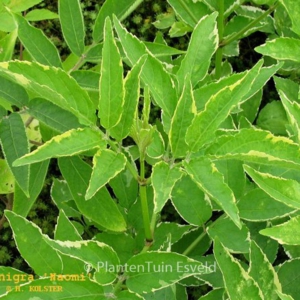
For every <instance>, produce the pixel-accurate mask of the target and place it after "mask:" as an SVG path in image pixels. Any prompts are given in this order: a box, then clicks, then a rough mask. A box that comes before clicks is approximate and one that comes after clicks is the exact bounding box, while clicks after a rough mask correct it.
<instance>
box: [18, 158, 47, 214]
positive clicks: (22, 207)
mask: <svg viewBox="0 0 300 300" xmlns="http://www.w3.org/2000/svg"><path fill="white" fill-rule="evenodd" d="M48 166H49V160H45V161H43V162H41V163H37V164H32V165H30V176H29V195H30V196H29V197H27V196H26V195H25V193H24V192H23V191H22V189H21V188H20V187H19V185H18V184H17V185H16V187H15V193H14V205H13V211H14V212H15V213H16V214H18V215H20V216H22V217H26V216H27V214H28V213H29V211H30V209H31V208H32V206H33V204H34V202H35V201H36V199H37V197H38V196H39V194H40V192H41V191H42V189H43V187H44V184H45V178H46V175H47V170H48Z"/></svg>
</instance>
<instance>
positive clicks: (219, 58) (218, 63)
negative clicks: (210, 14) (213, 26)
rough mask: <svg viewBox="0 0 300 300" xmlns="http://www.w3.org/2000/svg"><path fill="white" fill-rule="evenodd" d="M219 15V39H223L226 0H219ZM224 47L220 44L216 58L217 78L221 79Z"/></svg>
mask: <svg viewBox="0 0 300 300" xmlns="http://www.w3.org/2000/svg"><path fill="white" fill-rule="evenodd" d="M218 7H219V15H218V19H217V25H218V33H219V41H222V40H223V35H224V9H225V8H224V0H218ZM222 60H223V48H222V47H221V46H219V48H218V50H217V52H216V58H215V72H216V79H219V78H220V77H221V74H222Z"/></svg>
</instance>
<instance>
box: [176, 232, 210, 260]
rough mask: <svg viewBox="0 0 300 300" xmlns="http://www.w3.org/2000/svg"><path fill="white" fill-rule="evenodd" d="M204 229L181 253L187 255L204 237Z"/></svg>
mask: <svg viewBox="0 0 300 300" xmlns="http://www.w3.org/2000/svg"><path fill="white" fill-rule="evenodd" d="M205 235H206V231H203V232H202V233H201V234H200V235H199V236H198V237H197V238H196V239H195V240H194V241H193V242H192V243H191V244H190V245H189V246H188V247H187V248H186V249H185V250H184V251H183V253H182V254H183V255H189V254H190V253H191V252H192V251H193V250H194V249H195V248H196V247H197V245H198V244H199V243H200V242H201V240H202V239H203V238H204V237H205Z"/></svg>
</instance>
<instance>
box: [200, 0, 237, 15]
mask: <svg viewBox="0 0 300 300" xmlns="http://www.w3.org/2000/svg"><path fill="white" fill-rule="evenodd" d="M203 2H204V3H205V4H206V5H207V6H208V7H209V8H210V9H211V10H214V11H218V9H219V2H218V0H203ZM240 5H241V1H240V0H225V1H224V14H225V15H224V16H225V17H227V16H229V15H230V13H231V12H233V11H234V10H235V9H237V8H238V7H239V6H240Z"/></svg>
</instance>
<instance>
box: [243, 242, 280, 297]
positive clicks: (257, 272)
mask: <svg viewBox="0 0 300 300" xmlns="http://www.w3.org/2000/svg"><path fill="white" fill-rule="evenodd" d="M249 275H250V276H251V277H252V278H253V279H254V280H255V281H256V282H257V284H258V286H259V288H260V289H261V290H262V291H263V292H264V299H270V300H272V299H273V300H277V299H278V297H277V293H276V291H279V292H281V284H280V282H279V279H278V276H277V273H276V272H275V270H274V268H273V266H272V264H271V263H270V262H269V261H268V258H267V257H266V255H265V254H264V253H263V251H262V249H261V248H259V246H258V245H257V244H256V243H255V242H254V241H251V248H250V270H249Z"/></svg>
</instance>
